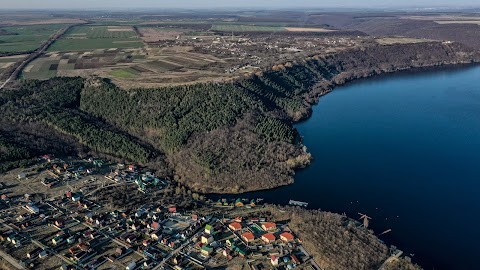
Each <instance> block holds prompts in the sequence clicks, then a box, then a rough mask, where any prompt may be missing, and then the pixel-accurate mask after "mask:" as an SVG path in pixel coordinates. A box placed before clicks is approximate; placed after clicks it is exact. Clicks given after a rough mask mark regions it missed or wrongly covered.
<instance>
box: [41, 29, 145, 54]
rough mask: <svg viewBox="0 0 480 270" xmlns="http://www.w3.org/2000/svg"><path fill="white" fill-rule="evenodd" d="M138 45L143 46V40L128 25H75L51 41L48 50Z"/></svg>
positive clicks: (133, 46) (137, 46)
mask: <svg viewBox="0 0 480 270" xmlns="http://www.w3.org/2000/svg"><path fill="white" fill-rule="evenodd" d="M139 47H143V42H142V40H141V39H140V38H139V37H138V36H137V34H136V33H135V32H134V31H133V29H132V28H131V27H129V26H77V27H74V28H72V29H71V30H70V31H68V33H66V34H65V35H64V36H63V37H62V38H61V39H60V40H57V41H56V42H55V43H53V44H52V46H50V48H49V49H48V51H86V50H95V49H110V48H139Z"/></svg>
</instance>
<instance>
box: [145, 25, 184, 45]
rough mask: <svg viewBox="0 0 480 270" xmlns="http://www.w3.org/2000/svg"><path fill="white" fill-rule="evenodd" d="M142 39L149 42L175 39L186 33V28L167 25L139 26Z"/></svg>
mask: <svg viewBox="0 0 480 270" xmlns="http://www.w3.org/2000/svg"><path fill="white" fill-rule="evenodd" d="M138 30H139V32H140V33H141V35H142V39H143V40H144V41H145V42H147V43H151V42H159V41H164V40H175V39H177V38H179V37H180V36H182V35H184V34H185V31H186V30H185V29H176V28H166V27H139V28H138Z"/></svg>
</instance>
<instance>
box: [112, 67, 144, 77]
mask: <svg viewBox="0 0 480 270" xmlns="http://www.w3.org/2000/svg"><path fill="white" fill-rule="evenodd" d="M138 74H140V72H138V71H136V70H134V69H131V68H124V69H114V70H112V71H111V72H110V75H112V76H114V77H118V78H124V79H130V78H136V77H137V76H138Z"/></svg>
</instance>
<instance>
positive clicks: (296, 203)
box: [288, 200, 308, 207]
mask: <svg viewBox="0 0 480 270" xmlns="http://www.w3.org/2000/svg"><path fill="white" fill-rule="evenodd" d="M288 204H290V205H295V206H301V207H307V206H308V203H306V202H300V201H295V200H290V201H289V202H288Z"/></svg>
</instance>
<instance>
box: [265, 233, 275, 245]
mask: <svg viewBox="0 0 480 270" xmlns="http://www.w3.org/2000/svg"><path fill="white" fill-rule="evenodd" d="M275 239H276V238H275V235H274V234H273V233H266V234H264V235H262V240H263V242H265V243H267V244H270V243H272V242H275Z"/></svg>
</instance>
